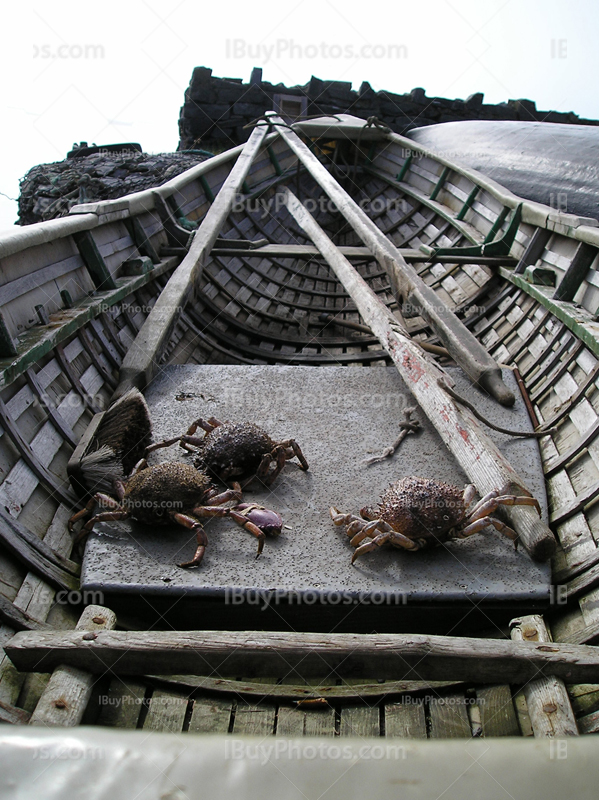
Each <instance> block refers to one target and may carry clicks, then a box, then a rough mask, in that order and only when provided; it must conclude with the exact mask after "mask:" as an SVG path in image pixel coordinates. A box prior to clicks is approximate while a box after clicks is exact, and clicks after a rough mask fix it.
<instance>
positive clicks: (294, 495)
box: [82, 366, 550, 627]
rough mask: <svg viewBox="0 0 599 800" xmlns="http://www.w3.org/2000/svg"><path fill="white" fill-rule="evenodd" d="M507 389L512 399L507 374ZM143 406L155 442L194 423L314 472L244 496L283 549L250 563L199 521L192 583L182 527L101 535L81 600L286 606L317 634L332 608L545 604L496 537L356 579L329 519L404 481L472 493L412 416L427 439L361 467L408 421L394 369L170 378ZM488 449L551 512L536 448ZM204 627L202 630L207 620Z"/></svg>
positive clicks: (372, 568)
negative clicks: (287, 450) (91, 596)
mask: <svg viewBox="0 0 599 800" xmlns="http://www.w3.org/2000/svg"><path fill="white" fill-rule="evenodd" d="M452 377H454V379H456V382H457V390H458V391H459V392H461V393H462V394H464V395H466V396H467V397H468V398H469V399H470V400H472V401H473V402H474V403H475V404H476V405H477V407H478V408H480V409H481V410H482V411H483V412H484V413H486V414H487V415H488V416H489V417H490V418H492V419H493V420H494V421H495V422H496V423H497V424H499V425H503V426H505V427H511V428H515V429H530V422H529V420H528V417H527V414H526V410H525V408H524V403H523V402H522V401H521V399H519V400H518V402H517V403H516V407H515V408H514V409H505V408H503V407H501V406H499V405H498V404H497V403H495V402H494V401H493V400H491V399H490V398H488V397H487V396H485V395H483V394H482V393H481V392H480V391H479V390H477V389H475V388H474V387H472V385H471V384H470V382H469V381H468V380H467V379H466V378H464V377H463V376H462V373H461V371H460V370H457V369H454V370H453V371H452ZM504 378H505V380H506V382H507V383H508V385H510V387H511V388H512V389H513V390H514V392H515V393H516V396H517V397H518V398H519V392H518V389H517V386H516V382H515V380H514V379H513V376H512V375H511V373H510V372H509V371H507V370H506V371H504ZM146 397H147V400H148V403H149V406H150V409H151V413H152V418H153V422H154V440H155V441H159V440H161V439H163V438H168V437H172V436H176V435H178V434H180V433H182V432H184V431H185V430H186V429H187V427H188V425H189V424H190V423H191V422H192V421H193V420H194V419H196V418H197V417H210V416H216V417H217V418H219V419H221V420H231V421H239V422H243V421H246V420H249V421H251V422H254V423H256V424H257V425H260V426H261V427H263V428H264V429H265V430H267V431H268V433H269V434H270V435H271V437H272V438H273V439H284V438H289V437H293V438H295V439H296V440H297V441H298V443H299V444H300V446H301V448H302V450H303V452H304V454H305V456H306V458H307V460H308V462H309V464H310V469H309V471H308V472H303V471H302V470H300V469H299V467H298V466H297V462H296V461H295V460H294V461H290V462H287V464H286V466H285V469H284V471H283V472H282V473H281V475H280V476H279V477H278V479H277V480H276V481H275V483H274V484H273V486H271V487H270V488H266V487H263V486H261V485H260V484H259V483H258V482H257V481H255V482H254V483H253V484H252V485H251V486H249V487H248V488H247V490H246V492H245V495H244V499H245V500H247V501H252V502H257V503H260V504H262V505H265V506H267V507H269V508H273V509H275V510H277V511H278V512H279V513H280V514H281V515H282V517H283V519H284V523H285V528H284V529H283V532H282V534H281V536H280V537H278V538H267V540H266V544H265V548H264V552H263V554H262V555H261V556H260V558H258V559H256V557H255V555H256V541H255V539H254V538H253V537H252V536H251V535H249V534H248V533H246V532H245V531H243V530H242V529H241V528H240V527H238V526H237V525H236V524H235V523H234V522H233V521H232V520H230V519H212V520H210V521H206V525H205V528H206V531H207V534H208V540H209V545H208V547H207V550H206V555H205V557H204V561H203V563H202V565H201V567H200V568H197V569H182V568H180V567H179V566H177V564H178V562H180V561H186V560H189V559H190V558H191V557H192V555H193V552H194V550H195V537H194V536H192V535H190V532H189V531H188V530H186V529H184V528H182V527H179V526H177V525H173V526H168V527H163V526H155V527H150V526H144V525H141V524H139V523H136V522H130V521H129V520H127V521H120V522H112V523H102V524H98V525H97V526H96V530H95V531H94V533H93V534H92V535H91V536H90V537H89V541H88V544H87V548H86V554H85V559H84V564H83V578H82V584H83V589H84V590H101V591H103V592H104V593H105V594H106V595H107V602H108V604H109V605H110V599H109V598H110V594H111V593H115V594H117V595H119V596H120V597H123V596H125V595H126V596H129V597H133V596H135V597H139V596H140V595H143V596H144V597H148V598H149V597H151V596H159V595H163V596H167V597H169V598H172V599H173V600H175V599H177V598H178V599H180V600H181V602H183V603H189V602H190V600H192V599H193V598H197V599H204V600H205V599H211V600H212V601H214V602H219V603H223V604H228V605H231V606H233V605H235V603H242V602H244V600H243V599H241V600H240V599H239V598H245V601H246V602H247V601H248V598H253V602H254V603H258V601H259V600H260V599H263V600H264V602H266V599H267V598H270V600H269V602H271V603H274V602H279V601H281V598H282V597H283V595H285V593H291V595H292V597H295V598H296V600H297V598H298V597H299V598H300V599H299V600H297V602H298V603H300V604H301V603H302V602H303V604H304V608H303V610H302V613H303V614H305V616H306V619H307V620H308V621H307V623H306V625H307V627H310V624H311V623H310V621H309V620H310V618H312V621H313V622H314V620H315V617H314V615H318V614H319V613H320V610H322V608H323V606H328V608H327V613H329V612H331V610H332V609H331V607H332V606H333V605H337V606H338V609H337V612H338V614H339V615H344V614H346V613H347V605H352V604H355V603H358V602H365V603H368V602H371V603H372V604H380V605H382V604H384V605H386V606H390V605H392V606H393V608H394V609H395V610H394V612H393V613H394V614H397V615H399V614H401V613H403V612H405V613H406V614H409V613H410V611H412V610H414V608H415V606H416V605H418V604H421V605H425V606H429V605H432V606H435V607H444V608H449V607H450V606H451V605H452V604H458V605H465V606H468V605H471V604H472V603H475V604H483V605H485V604H487V605H488V604H490V605H492V606H493V607H496V606H497V604H498V603H499V604H501V603H503V602H505V603H507V604H508V605H509V606H514V607H517V608H518V609H520V610H519V611H518V613H523V611H524V610H526V609H527V608H530V609H533V608H539V607H542V606H543V605H545V604H547V603H548V602H549V580H550V573H549V566H548V565H540V564H537V563H535V562H533V561H532V560H531V559H530V557H529V556H528V555H527V553H526V552H521V551H518V552H516V551H515V550H514V546H513V544H512V542H510V541H509V540H508V539H507V538H506V537H504V536H503V535H502V534H500V533H498V532H497V531H495V530H494V529H492V528H488V529H487V530H486V531H485V532H484V533H482V534H480V535H475V536H472V537H471V538H468V539H465V540H462V541H455V542H451V543H449V544H447V546H443V547H438V548H435V549H434V550H430V551H423V552H416V553H412V552H405V551H402V550H399V549H396V548H381V549H380V550H377V551H376V552H373V553H369V554H366V555H365V556H363V557H362V558H360V559H359V560H358V561H357V562H356V564H355V565H353V566H352V564H351V556H352V553H353V548H352V547H351V546H350V544H349V539H348V537H347V536H346V534H345V532H344V528H336V527H335V526H334V525H333V523H332V521H331V519H330V517H329V513H328V509H329V506H330V505H335V506H337V507H338V508H339V509H341V510H342V511H346V512H352V513H358V512H359V509H360V508H361V507H362V506H364V505H367V504H369V505H373V504H374V505H376V503H377V501H378V497H379V495H380V493H381V492H382V491H383V490H384V489H385V488H386V487H387V486H388V485H389V483H391V482H393V481H394V480H397V479H398V478H400V477H403V476H409V475H416V476H422V477H426V478H433V479H436V480H439V481H445V482H448V483H453V484H456V485H459V486H463V485H465V484H466V483H468V480H467V478H466V476H465V474H464V473H463V472H462V470H461V469H460V467H459V466H458V465H457V464H456V463H455V461H454V459H453V456H452V455H451V453H450V452H449V450H448V449H447V448H446V447H445V445H444V444H443V442H442V441H441V439H440V438H439V436H438V434H437V432H436V430H435V429H434V427H433V426H432V424H431V423H430V422H429V421H428V420H427V419H426V417H425V416H424V414H423V413H422V411H420V410H419V409H418V410H417V412H416V414H417V416H418V418H419V419H420V421H421V423H422V425H423V429H424V430H423V431H422V432H421V433H420V434H418V435H409V436H407V437H406V439H405V440H404V442H403V443H402V445H401V447H400V448H399V450H398V451H397V452H396V454H395V456H394V457H393V458H391V459H387V460H385V461H384V462H382V463H378V464H374V465H372V466H365V465H364V463H363V462H364V459H366V458H368V457H369V456H372V455H376V454H379V453H380V452H381V451H382V450H383V449H384V448H385V447H387V446H388V445H389V444H391V443H392V442H393V441H394V440H395V439H396V437H397V435H398V433H399V422H400V420H401V419H402V418H403V409H404V408H407V407H408V406H411V405H413V398H412V396H411V394H410V393H409V392H408V390H407V389H406V387H405V385H404V384H403V382H402V380H401V378H400V376H399V375H398V373H397V371H396V370H395V369H394V368H370V369H365V368H348V367H318V368H313V367H280V366H277V367H274V366H263V367H261V366H234V367H232V366H172V367H167V368H166V369H165V370H164V371H163V372H162V373H161V375H160V376H159V377H158V378H157V379H156V380H155V381H154V382H153V384H152V386H151V387H150V388H149V390H148V392H147V394H146ZM490 435H491V437H492V438H493V439H494V440H495V441H496V442H497V443H498V444H499V446H500V448H501V449H502V451H503V452H504V453H505V455H506V456H507V457H508V458H509V459H510V461H511V462H512V464H513V465H514V466H515V468H516V469H517V470H518V471H519V472H520V474H521V475H522V477H523V478H524V480H525V482H526V483H527V484H528V486H529V487H530V489H531V490H532V491H533V493H534V494H535V495H536V496H537V497H538V499H539V500H540V502H541V503H542V505H543V507H544V508H546V497H545V490H544V481H543V476H542V470H541V463H540V459H539V454H538V448H537V444H536V441H534V440H522V439H515V438H513V437H507V436H504V435H502V434H498V433H495V432H491V434H490ZM168 460H179V461H186V460H188V459H187V457H186V456H185V454H184V453H183V451H182V450H181V449H180V448H178V447H172V448H169V449H165V450H158V451H157V452H156V453H154V454H153V455H152V458H151V463H157V462H158V461H168ZM275 597H276V598H278V600H275ZM235 598H237V600H236V599H235ZM281 602H282V601H281ZM344 606H345V607H344ZM319 609H320V610H319ZM233 611H234V609H233ZM198 625H199V621H198ZM202 626H203V627H210V625H209V624H208V625H207V624H206V621H205V620H203V622H202Z"/></svg>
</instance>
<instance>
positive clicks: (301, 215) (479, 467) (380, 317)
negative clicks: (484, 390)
mask: <svg viewBox="0 0 599 800" xmlns="http://www.w3.org/2000/svg"><path fill="white" fill-rule="evenodd" d="M284 191H285V198H286V203H287V208H288V209H289V211H290V213H291V214H292V216H293V217H294V219H295V220H296V222H297V223H298V224H299V225H300V226H301V227H302V228H303V230H304V231H305V232H306V234H307V235H308V236H309V237H310V239H311V240H312V241H313V242H314V244H315V245H316V247H317V248H318V249H319V250H320V252H321V253H322V255H323V256H324V258H325V259H326V261H327V263H328V264H329V266H330V267H331V269H332V270H333V271H334V273H335V275H336V276H337V277H338V279H339V280H340V282H341V283H342V284H343V286H344V287H345V289H346V291H347V293H348V294H349V295H350V297H351V298H352V300H353V301H354V303H355V304H356V307H357V309H358V311H359V312H360V315H361V316H362V319H363V320H364V322H365V323H366V324H367V325H368V326H369V327H370V328H371V330H372V332H373V333H374V335H375V336H376V337H377V338H378V339H379V341H380V343H381V345H382V346H383V348H384V349H385V350H386V351H387V352H388V353H389V355H390V356H391V358H392V359H393V363H394V364H395V366H396V367H397V369H398V371H399V374H400V375H401V377H402V378H403V380H404V381H405V383H406V385H407V386H408V388H409V389H410V391H411V392H412V394H413V395H414V397H415V398H416V400H417V401H418V403H419V404H420V407H421V408H422V410H423V411H424V413H425V414H426V415H427V417H428V418H429V419H430V421H431V422H432V423H433V425H434V426H435V428H436V429H437V431H438V432H439V435H440V436H441V438H442V439H443V441H444V442H445V444H446V445H447V447H449V449H450V450H451V452H452V453H453V455H454V456H455V458H456V460H457V461H458V463H459V464H460V465H461V467H462V468H463V470H464V472H465V473H466V474H467V475H468V477H469V478H470V480H471V481H472V483H473V484H474V485H475V486H476V487H477V489H478V491H479V493H480V495H481V496H482V495H483V494H486V493H487V492H490V491H493V490H495V489H502V488H503V487H504V486H510V491H512V490H513V492H514V493H515V494H526V493H529V494H530V492H529V491H528V489H527V488H526V484H525V483H524V481H523V480H522V478H521V477H520V476H519V475H518V474H517V473H516V471H515V470H514V469H513V467H512V466H511V465H510V463H509V462H508V461H507V459H506V458H505V457H504V456H503V454H502V453H501V452H500V451H499V449H498V448H497V446H496V445H495V444H494V443H493V442H492V441H491V439H490V438H489V437H488V436H487V435H486V434H485V433H484V431H483V430H482V429H481V427H480V426H479V424H478V422H477V421H476V419H475V417H474V415H473V414H472V412H471V411H470V410H469V409H468V408H465V407H464V406H458V405H456V403H455V402H454V401H453V399H452V397H451V396H450V395H449V394H448V393H447V392H446V391H445V390H444V389H443V388H442V385H440V383H439V381H440V379H443V381H446V382H448V383H449V385H451V384H452V380H451V378H450V377H449V375H447V373H446V372H445V371H444V370H442V369H441V368H440V367H439V366H438V365H437V364H436V363H434V362H433V361H431V360H429V359H428V358H427V357H426V355H425V354H424V353H423V352H422V350H421V349H420V347H418V345H417V344H416V343H415V342H414V341H412V339H410V337H409V336H408V334H407V333H406V331H405V330H404V329H403V327H402V326H401V325H400V324H399V322H398V321H397V319H396V318H395V317H394V316H393V314H392V313H391V311H389V309H388V308H387V307H386V306H385V305H384V303H382V302H381V301H380V300H379V299H378V297H377V296H376V294H375V293H374V292H373V291H372V289H371V288H370V287H369V286H368V284H367V283H366V281H365V280H364V279H363V278H362V277H361V276H360V275H359V274H358V272H357V271H356V270H355V269H354V267H353V266H352V265H351V264H350V262H349V261H348V260H347V258H345V256H343V255H342V254H341V253H340V252H339V250H338V248H337V247H335V245H334V244H333V243H332V242H331V240H330V239H329V237H328V236H327V235H326V233H325V232H324V231H323V230H322V228H321V227H320V226H319V225H318V224H317V222H316V221H315V220H314V218H313V217H312V215H311V214H310V213H309V212H308V211H307V210H306V208H305V207H304V206H303V205H302V204H301V203H300V201H299V200H298V199H297V197H295V195H294V194H293V193H292V192H291V191H290V190H289V189H285V190H284ZM503 510H504V511H505V514H506V515H507V516H508V518H509V520H510V524H511V526H512V527H513V528H514V530H516V532H517V533H518V534H519V536H520V541H521V542H522V544H523V545H524V547H525V548H526V550H527V551H528V552H529V553H530V555H531V556H532V558H534V559H536V560H540V561H545V560H546V559H548V558H550V557H551V556H552V555H553V553H554V551H555V546H556V543H555V538H554V536H553V534H552V532H551V531H550V529H549V528H548V527H547V525H546V524H545V523H544V522H543V521H542V520H541V519H540V518H539V516H538V514H537V512H536V511H535V510H534V508H532V507H530V506H509V507H504V509H503Z"/></svg>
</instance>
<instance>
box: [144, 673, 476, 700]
mask: <svg viewBox="0 0 599 800" xmlns="http://www.w3.org/2000/svg"><path fill="white" fill-rule="evenodd" d="M146 677H148V678H150V680H155V681H157V682H159V683H161V684H168V685H169V686H170V685H172V686H177V687H181V686H183V687H185V688H186V689H194V690H195V689H200V690H201V691H202V692H207V693H209V694H217V695H220V694H233V695H236V696H238V697H252V698H254V699H255V698H258V697H259V698H261V699H268V700H274V701H277V700H312V699H317V698H325V699H326V700H331V701H333V700H342V701H343V703H344V704H345V703H350V702H361V703H363V702H364V700H365V699H367V700H368V701H369V702H372V701H375V700H382V699H383V698H387V699H389V698H392V697H401V696H402V695H405V694H417V693H423V692H431V693H434V694H437V693H438V692H439V691H440V690H441V689H442V690H446V689H449V688H450V687H451V688H456V687H459V686H460V685H461V683H460V681H385V683H360V684H356V685H351V686H336V685H329V684H323V685H316V686H315V685H311V686H308V685H307V684H302V685H297V686H294V685H293V684H286V683H282V684H269V683H252V682H251V681H236V680H227V679H226V678H210V677H200V676H197V675H170V676H166V675H147V676H146Z"/></svg>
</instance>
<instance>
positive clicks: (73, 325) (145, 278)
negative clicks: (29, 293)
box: [0, 256, 179, 388]
mask: <svg viewBox="0 0 599 800" xmlns="http://www.w3.org/2000/svg"><path fill="white" fill-rule="evenodd" d="M178 262H179V258H178V257H176V256H173V257H171V258H168V259H165V260H164V261H163V262H162V263H161V264H158V265H157V266H156V267H154V269H153V270H152V271H151V272H146V273H145V274H144V275H138V276H135V277H134V278H119V279H117V283H118V285H117V288H116V289H112V290H111V291H108V292H98V293H96V294H94V295H92V296H91V297H86V298H84V299H83V300H80V301H79V302H78V303H77V305H76V306H74V307H73V308H70V309H65V310H63V311H61V312H58V313H57V314H55V315H53V316H54V319H53V320H52V321H51V322H50V325H48V326H43V327H41V326H36V327H34V328H30V329H29V330H28V331H26V332H25V333H24V334H23V335H22V336H20V337H19V339H18V341H17V354H16V357H15V358H6V357H5V358H2V359H0V388H4V387H6V386H9V385H10V384H11V383H12V382H13V381H14V380H15V379H16V378H17V377H18V376H19V375H22V374H23V373H24V372H26V371H27V370H28V369H29V368H30V367H32V366H33V365H34V364H36V363H37V362H38V361H39V360H40V359H41V358H43V357H44V356H45V355H47V354H48V353H49V352H50V351H51V350H53V349H54V348H55V347H56V345H57V344H60V343H61V342H64V341H65V340H67V339H69V338H70V337H71V336H73V335H74V334H75V333H77V331H78V330H80V329H81V328H82V327H83V326H84V325H86V324H87V323H88V322H89V321H90V320H92V319H95V318H96V317H98V316H100V314H103V313H104V312H106V310H107V309H108V308H110V307H111V306H114V305H117V304H118V303H120V302H121V301H122V300H124V299H125V298H126V297H128V296H129V295H130V294H132V293H133V292H136V291H137V290H138V289H141V288H142V286H145V285H146V284H147V283H150V282H151V281H152V280H154V278H157V277H159V276H160V275H162V274H164V273H165V272H168V271H169V270H171V269H174V268H175V267H176V266H177V264H178ZM58 315H60V318H61V319H62V320H63V321H62V322H57V320H56V317H57V316H58Z"/></svg>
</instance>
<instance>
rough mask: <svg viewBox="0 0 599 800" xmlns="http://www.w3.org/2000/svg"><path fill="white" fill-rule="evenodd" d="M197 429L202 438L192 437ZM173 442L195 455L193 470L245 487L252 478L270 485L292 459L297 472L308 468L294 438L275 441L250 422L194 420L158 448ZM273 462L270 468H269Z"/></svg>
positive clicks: (214, 419)
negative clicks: (297, 468) (186, 429)
mask: <svg viewBox="0 0 599 800" xmlns="http://www.w3.org/2000/svg"><path fill="white" fill-rule="evenodd" d="M198 428H202V430H204V431H205V434H204V436H201V437H199V436H195V435H194V434H195V433H196V431H197V430H198ZM177 441H179V443H180V444H181V447H184V448H185V449H186V450H189V451H190V452H192V453H195V454H196V460H195V466H196V468H197V469H199V470H201V471H203V472H206V473H207V474H209V475H211V476H213V477H215V478H218V479H219V480H221V481H222V482H223V483H228V482H229V481H231V480H239V481H243V485H244V486H247V484H248V483H250V482H251V481H252V480H253V479H254V478H260V479H261V480H262V481H263V482H264V483H265V484H266V485H267V486H270V485H271V483H272V482H273V481H274V480H275V478H276V477H277V476H278V475H279V473H280V472H281V470H282V469H283V467H284V466H285V462H286V461H288V460H289V459H291V458H294V457H296V458H297V459H298V461H299V462H300V469H303V470H307V469H308V462H307V461H306V459H305V458H304V454H303V453H302V451H301V449H300V446H299V445H298V443H297V442H296V441H295V439H285V440H283V441H281V442H276V441H274V440H273V439H271V438H270V436H269V435H268V434H267V433H266V431H264V430H263V429H262V428H259V427H258V426H257V425H254V424H253V423H251V422H242V423H238V422H221V421H220V420H218V419H216V417H210V419H207V420H204V419H197V420H195V422H193V423H192V424H191V425H190V427H189V429H188V431H187V433H186V434H185V435H183V436H180V437H178V438H177V439H171V440H169V441H168V442H167V443H163V444H162V445H158V446H164V444H174V443H175V442H177ZM191 445H193V448H197V449H193V448H192V447H191ZM153 447H154V446H153ZM150 449H152V448H150ZM273 462H274V468H272V469H271V465H272V463H273Z"/></svg>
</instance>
